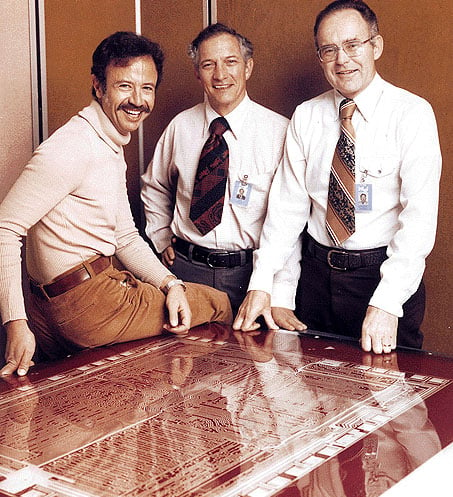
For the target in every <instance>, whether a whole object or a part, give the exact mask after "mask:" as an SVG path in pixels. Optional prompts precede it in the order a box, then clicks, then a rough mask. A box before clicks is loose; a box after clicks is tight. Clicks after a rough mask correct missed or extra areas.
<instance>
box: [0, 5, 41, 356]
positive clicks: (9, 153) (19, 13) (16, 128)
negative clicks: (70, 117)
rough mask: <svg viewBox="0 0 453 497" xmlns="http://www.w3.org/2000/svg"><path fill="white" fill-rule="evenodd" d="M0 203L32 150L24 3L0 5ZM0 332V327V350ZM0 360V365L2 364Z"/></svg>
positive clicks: (0, 331) (0, 336)
mask: <svg viewBox="0 0 453 497" xmlns="http://www.w3.org/2000/svg"><path fill="white" fill-rule="evenodd" d="M0 47H1V48H0V67H1V68H2V70H1V71H0V137H1V138H0V202H1V201H2V200H3V198H4V197H5V195H6V193H7V192H8V190H9V188H10V187H11V185H12V184H13V183H14V181H15V180H16V178H17V176H18V175H19V173H20V171H21V170H22V168H23V166H24V164H25V163H26V161H27V160H28V159H29V157H30V155H31V153H32V150H33V139H32V137H33V129H32V102H31V66H30V63H31V60H30V37H29V12H28V2H27V1H24V0H22V1H19V2H18V1H17V0H2V1H1V2H0ZM4 338H5V337H4V333H3V329H2V327H1V326H0V351H2V350H3V343H4ZM2 359H3V358H2V357H0V364H1V362H2Z"/></svg>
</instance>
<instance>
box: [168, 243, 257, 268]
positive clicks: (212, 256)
mask: <svg viewBox="0 0 453 497" xmlns="http://www.w3.org/2000/svg"><path fill="white" fill-rule="evenodd" d="M173 247H174V248H175V250H176V251H177V252H179V253H180V254H182V255H184V256H185V257H187V259H189V261H195V262H201V263H202V264H206V266H209V267H211V268H232V267H237V266H244V265H245V264H247V263H249V262H252V260H253V249H247V250H237V251H234V252H230V251H228V250H211V249H207V248H204V247H200V246H199V245H194V244H193V243H189V242H186V241H185V240H182V239H181V238H176V242H175V243H174V245H173Z"/></svg>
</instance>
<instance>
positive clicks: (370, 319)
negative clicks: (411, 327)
mask: <svg viewBox="0 0 453 497" xmlns="http://www.w3.org/2000/svg"><path fill="white" fill-rule="evenodd" d="M397 330H398V316H395V315H394V314H390V313H389V312H386V311H383V310H382V309H378V308H377V307H373V306H371V305H369V306H368V309H367V311H366V315H365V319H364V320H363V325H362V349H363V350H364V351H365V352H370V351H371V350H373V352H374V353H375V354H382V353H383V352H384V354H389V353H390V352H391V351H392V350H395V349H396V335H397Z"/></svg>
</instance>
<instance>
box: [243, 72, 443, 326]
mask: <svg viewBox="0 0 453 497" xmlns="http://www.w3.org/2000/svg"><path fill="white" fill-rule="evenodd" d="M343 98H344V97H343V96H342V95H340V94H339V93H338V92H337V91H334V90H330V91H328V92H326V93H324V94H322V95H320V96H318V97H315V98H313V99H311V100H309V101H307V102H304V103H302V104H301V105H299V106H298V107H297V108H296V110H295V112H294V115H293V117H292V119H291V122H290V125H289V128H288V133H287V138H286V147H285V157H284V160H283V163H282V166H281V167H280V168H279V170H278V171H277V173H276V175H275V179H274V182H273V185H272V188H271V193H270V197H269V206H268V214H267V217H266V221H265V224H264V226H263V232H262V236H261V240H260V249H259V250H258V251H257V252H256V254H255V266H254V272H253V275H252V278H251V281H250V285H249V290H252V289H254V290H264V291H269V288H271V282H272V274H273V273H274V271H277V270H278V269H279V268H280V267H281V266H282V265H283V264H285V260H286V258H287V255H288V253H289V252H290V251H291V249H292V247H294V245H295V244H296V241H297V240H298V237H299V235H300V233H301V232H302V230H303V229H304V227H305V225H306V223H307V222H308V232H309V233H310V235H311V236H312V237H313V238H314V239H315V240H317V241H318V242H319V243H321V244H323V245H328V246H331V245H332V242H331V240H330V238H329V236H328V234H327V231H326V228H325V219H326V209H327V193H328V183H329V175H330V169H331V162H332V157H333V152H334V149H335V145H336V142H337V140H338V136H339V132H340V123H339V115H338V108H339V104H340V101H341V100H342V99H343ZM354 101H355V103H356V105H357V110H356V111H355V112H354V115H353V118H352V123H353V126H354V128H355V132H356V183H360V182H361V181H362V180H363V181H364V182H365V183H367V184H371V185H372V210H371V211H362V212H356V231H355V233H354V234H353V235H352V236H351V237H350V238H349V239H348V240H346V241H345V242H344V243H343V245H342V246H343V247H344V248H345V249H349V250H357V249H370V248H377V247H381V246H388V249H387V255H388V256H389V258H388V259H387V260H386V261H385V262H384V263H383V264H382V265H381V281H380V283H379V285H378V287H377V289H376V291H375V292H374V295H373V296H372V298H371V300H370V302H369V303H370V305H373V306H375V307H378V308H380V309H383V310H385V311H387V312H390V313H392V314H394V315H397V316H402V305H403V304H404V303H405V302H406V301H407V299H408V298H409V297H410V296H411V295H412V294H413V293H414V292H415V291H416V290H417V288H418V285H419V283H420V280H421V278H422V275H423V272H424V268H425V258H426V256H427V255H428V254H429V252H430V251H431V249H432V247H433V244H434V239H435V232H436V225H437V208H438V193H439V179H440V171H441V154H440V147H439V139H438V134H437V126H436V121H435V117H434V113H433V110H432V108H431V106H430V105H429V103H428V102H426V101H425V100H424V99H422V98H420V97H418V96H416V95H414V94H412V93H409V92H408V91H406V90H403V89H401V88H397V87H395V86H393V85H391V84H389V83H387V82H385V81H384V80H382V78H381V77H380V76H379V75H376V76H375V78H374V79H373V81H372V82H371V84H370V85H369V86H368V87H367V88H366V89H365V90H364V91H363V92H362V93H360V94H359V95H358V96H357V97H356V98H355V99H354ZM295 290H296V289H295V288H294V292H295Z"/></svg>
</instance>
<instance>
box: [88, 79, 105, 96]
mask: <svg viewBox="0 0 453 497" xmlns="http://www.w3.org/2000/svg"><path fill="white" fill-rule="evenodd" d="M91 84H92V85H93V88H94V91H95V92H96V97H97V98H98V100H101V98H102V96H103V95H104V91H103V89H102V85H101V83H99V80H98V78H97V77H96V76H95V75H94V74H92V75H91Z"/></svg>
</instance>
